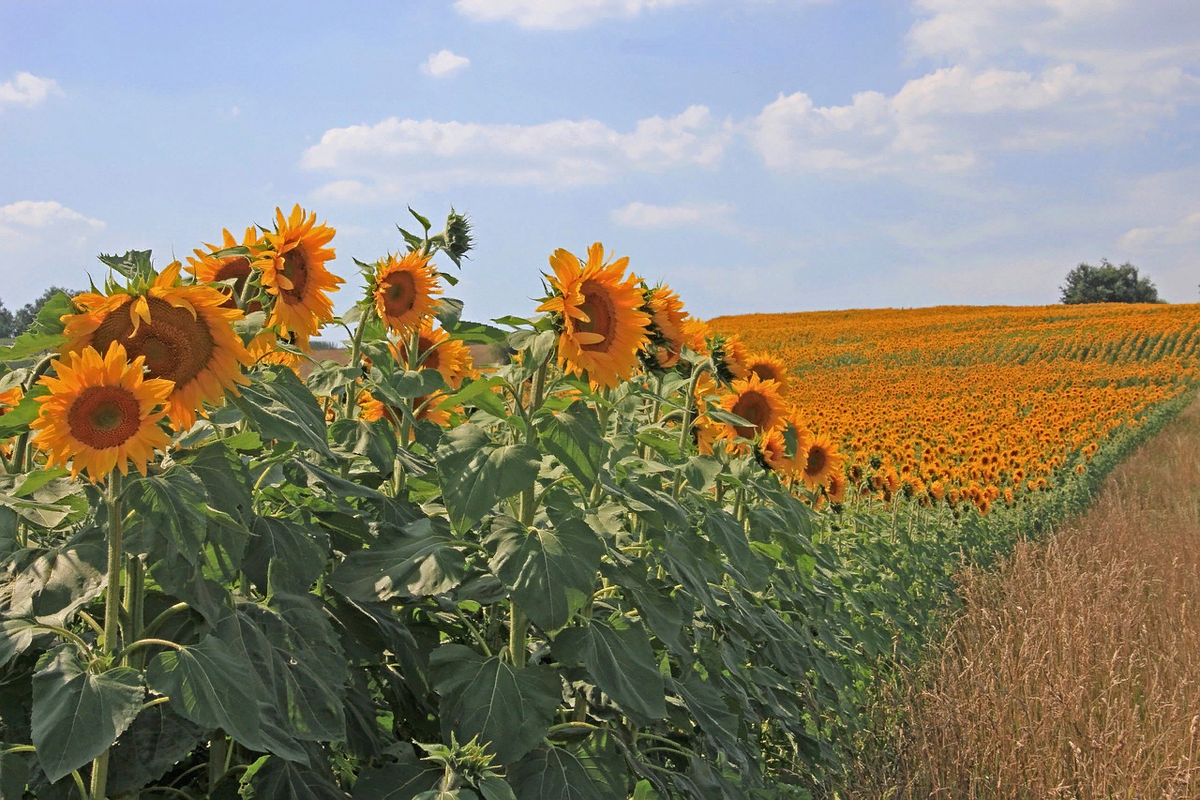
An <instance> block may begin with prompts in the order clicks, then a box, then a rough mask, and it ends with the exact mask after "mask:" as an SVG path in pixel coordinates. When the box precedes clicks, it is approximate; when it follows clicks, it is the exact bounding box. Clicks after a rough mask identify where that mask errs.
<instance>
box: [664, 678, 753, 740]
mask: <svg viewBox="0 0 1200 800" xmlns="http://www.w3.org/2000/svg"><path fill="white" fill-rule="evenodd" d="M672 685H673V687H674V689H675V691H676V692H678V693H679V696H680V697H682V698H683V701H684V703H685V704H687V708H688V711H690V712H691V714H692V718H693V719H694V720H695V721H696V724H698V725H699V726H700V729H701V730H703V731H704V732H705V733H707V734H708V735H709V736H711V737H713V738H714V739H715V740H717V741H718V742H720V743H721V746H722V747H730V748H736V746H737V741H738V715H737V714H736V713H735V711H734V710H731V709H730V707H729V704H728V703H726V702H725V698H724V697H723V696H722V695H721V692H720V690H718V689H717V688H716V687H715V686H713V685H712V684H711V683H709V682H708V681H706V680H704V678H702V677H701V676H700V673H698V672H696V671H695V670H694V669H688V670H685V671H684V675H683V680H681V681H672Z"/></svg>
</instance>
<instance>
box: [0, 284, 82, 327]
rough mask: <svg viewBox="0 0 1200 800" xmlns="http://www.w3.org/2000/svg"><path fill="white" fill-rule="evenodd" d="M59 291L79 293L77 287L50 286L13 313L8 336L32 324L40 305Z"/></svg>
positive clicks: (70, 293)
mask: <svg viewBox="0 0 1200 800" xmlns="http://www.w3.org/2000/svg"><path fill="white" fill-rule="evenodd" d="M59 292H66V293H67V294H68V295H70V296H71V297H74V296H75V295H77V294H79V290H78V289H64V288H63V287H61V286H51V287H50V288H49V289H47V290H46V291H44V292H42V296H41V297H39V298H38V299H37V300H34V301H33V302H32V303H26V304H25V305H23V306H21V308H20V309H19V310H18V311H17V313H16V314H13V315H12V317H13V323H12V333H10V334H9V336H20V335H21V334H22V333H24V332H25V329H26V328H28V327H29V326H30V325H32V324H33V321H34V320H35V319H37V315H38V312H39V311H41V310H42V306H44V305H46V303H48V302H50V298H51V297H54V295H56V294H58V293H59Z"/></svg>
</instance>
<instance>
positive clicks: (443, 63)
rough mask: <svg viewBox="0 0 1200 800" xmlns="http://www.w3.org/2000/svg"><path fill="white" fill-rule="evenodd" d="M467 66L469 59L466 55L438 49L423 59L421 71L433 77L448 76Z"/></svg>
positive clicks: (469, 64)
mask: <svg viewBox="0 0 1200 800" xmlns="http://www.w3.org/2000/svg"><path fill="white" fill-rule="evenodd" d="M469 66H471V59H469V58H467V57H466V56H460V55H456V54H455V53H452V52H450V51H449V50H439V51H437V52H436V53H432V54H430V56H429V58H427V59H425V61H424V62H423V63H422V64H421V72H423V73H425V74H426V75H429V76H432V77H434V78H448V77H450V76H451V75H454V74H455V73H458V72H462V71H463V70H464V69H466V68H467V67H469Z"/></svg>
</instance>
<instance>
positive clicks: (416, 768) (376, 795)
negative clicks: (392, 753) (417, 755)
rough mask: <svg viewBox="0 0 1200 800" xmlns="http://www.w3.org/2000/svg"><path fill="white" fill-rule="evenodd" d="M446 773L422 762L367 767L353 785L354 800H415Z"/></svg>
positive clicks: (403, 762)
mask: <svg viewBox="0 0 1200 800" xmlns="http://www.w3.org/2000/svg"><path fill="white" fill-rule="evenodd" d="M443 774H444V770H443V769H442V768H441V767H436V766H433V765H431V764H426V763H422V762H420V761H402V762H400V763H399V764H387V765H385V766H382V767H367V768H366V769H364V770H363V771H362V772H361V773H359V776H358V781H357V782H356V783H355V784H354V800H412V799H413V798H414V797H416V796H417V795H419V794H420V793H421V792H425V791H428V790H430V789H432V788H433V787H434V786H436V785H437V784H438V783H439V782H440V781H441V779H442V775H443Z"/></svg>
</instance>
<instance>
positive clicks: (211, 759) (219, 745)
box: [208, 731, 229, 792]
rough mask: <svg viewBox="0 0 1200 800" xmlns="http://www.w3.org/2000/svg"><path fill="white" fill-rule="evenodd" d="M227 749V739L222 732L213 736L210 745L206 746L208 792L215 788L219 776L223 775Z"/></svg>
mask: <svg viewBox="0 0 1200 800" xmlns="http://www.w3.org/2000/svg"><path fill="white" fill-rule="evenodd" d="M228 749H229V737H228V736H226V735H225V732H224V731H217V732H216V733H215V734H213V739H212V743H211V744H210V745H209V746H208V790H209V791H210V792H211V791H212V790H213V788H214V787H216V785H217V782H218V781H219V780H221V776H222V775H224V774H225V755H226V753H227V751H228Z"/></svg>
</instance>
